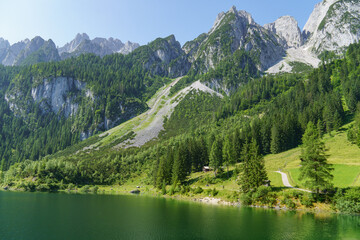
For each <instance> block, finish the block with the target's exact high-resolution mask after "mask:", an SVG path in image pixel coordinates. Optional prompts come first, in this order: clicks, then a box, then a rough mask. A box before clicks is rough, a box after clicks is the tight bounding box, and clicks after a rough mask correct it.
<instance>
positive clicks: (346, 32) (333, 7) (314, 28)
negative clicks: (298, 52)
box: [304, 0, 360, 54]
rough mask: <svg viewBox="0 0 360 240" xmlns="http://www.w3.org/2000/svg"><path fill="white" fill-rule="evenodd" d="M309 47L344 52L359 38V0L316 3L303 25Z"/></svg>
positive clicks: (331, 0)
mask: <svg viewBox="0 0 360 240" xmlns="http://www.w3.org/2000/svg"><path fill="white" fill-rule="evenodd" d="M304 35H305V36H306V37H307V42H306V45H305V47H306V49H308V50H309V51H311V52H313V53H315V54H321V53H322V52H323V51H335V52H338V53H341V52H342V51H343V50H344V48H345V47H347V46H349V45H350V44H351V43H355V42H358V41H359V40H360V2H359V1H358V0H340V1H336V0H326V1H323V2H321V3H319V4H317V5H316V6H315V9H314V11H313V12H312V13H311V16H310V18H309V20H308V22H307V23H306V25H305V27H304Z"/></svg>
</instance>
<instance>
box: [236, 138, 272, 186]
mask: <svg viewBox="0 0 360 240" xmlns="http://www.w3.org/2000/svg"><path fill="white" fill-rule="evenodd" d="M242 155H243V157H244V163H243V165H242V171H241V175H240V185H241V190H242V191H244V192H248V191H250V190H253V189H256V188H258V187H260V186H261V185H263V184H264V182H265V180H267V174H266V170H265V163H264V158H263V156H262V155H261V154H260V152H259V147H258V145H257V143H256V141H255V140H254V139H253V140H252V141H251V143H250V144H249V143H247V142H246V143H245V145H244V147H243V152H242Z"/></svg>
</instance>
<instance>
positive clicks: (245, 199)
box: [240, 193, 253, 206]
mask: <svg viewBox="0 0 360 240" xmlns="http://www.w3.org/2000/svg"><path fill="white" fill-rule="evenodd" d="M252 201H253V200H252V197H251V193H243V194H241V195H240V202H241V203H242V204H243V205H245V206H249V205H251V204H252Z"/></svg>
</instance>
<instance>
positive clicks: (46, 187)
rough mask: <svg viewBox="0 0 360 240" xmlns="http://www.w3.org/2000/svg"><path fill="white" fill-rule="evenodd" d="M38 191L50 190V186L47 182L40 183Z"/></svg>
mask: <svg viewBox="0 0 360 240" xmlns="http://www.w3.org/2000/svg"><path fill="white" fill-rule="evenodd" d="M36 191H39V192H49V191H50V186H49V185H48V184H46V183H43V184H40V185H38V186H37V187H36Z"/></svg>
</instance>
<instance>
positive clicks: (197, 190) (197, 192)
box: [193, 186, 204, 194]
mask: <svg viewBox="0 0 360 240" xmlns="http://www.w3.org/2000/svg"><path fill="white" fill-rule="evenodd" d="M203 191H204V189H202V188H201V187H200V186H198V187H197V188H195V189H194V190H193V193H195V194H200V193H202V192H203Z"/></svg>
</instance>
